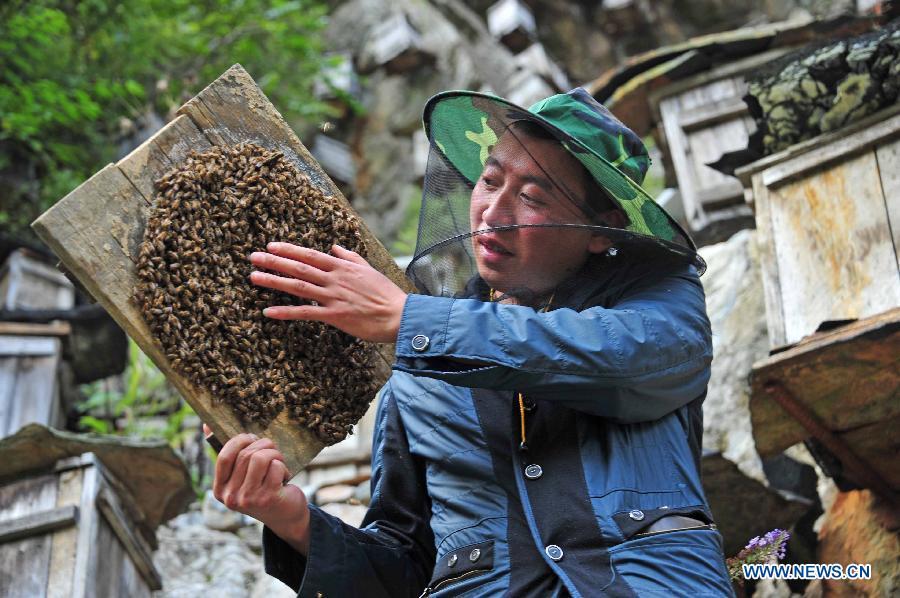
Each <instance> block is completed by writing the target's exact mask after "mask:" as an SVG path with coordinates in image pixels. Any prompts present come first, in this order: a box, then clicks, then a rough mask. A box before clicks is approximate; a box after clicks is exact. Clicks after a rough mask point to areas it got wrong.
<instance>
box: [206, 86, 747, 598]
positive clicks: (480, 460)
mask: <svg viewBox="0 0 900 598" xmlns="http://www.w3.org/2000/svg"><path fill="white" fill-rule="evenodd" d="M425 125H426V130H427V132H428V135H429V139H430V140H431V145H432V155H431V156H430V159H429V170H428V173H427V174H426V180H425V189H424V196H423V206H422V216H421V225H420V231H419V239H418V243H417V249H416V255H415V257H414V260H413V262H412V263H411V265H410V267H409V269H408V274H409V275H410V276H411V277H412V278H413V280H414V281H415V282H416V283H417V285H418V287H419V289H420V290H421V291H422V293H421V294H412V295H408V296H407V295H406V294H405V293H404V292H403V291H401V290H400V289H399V288H398V287H396V286H395V285H394V284H393V283H391V282H390V281H389V280H388V279H387V278H386V277H384V276H383V275H381V274H380V273H378V272H377V271H376V270H374V269H373V268H371V267H370V266H369V265H368V264H367V263H366V262H365V260H363V259H362V258H360V257H359V256H358V255H356V254H354V253H352V252H350V251H347V250H345V249H342V248H340V247H334V249H333V251H332V255H327V254H323V253H319V252H316V251H313V250H310V249H305V248H301V247H296V246H292V245H288V244H285V243H272V244H270V245H269V247H268V248H267V249H268V251H267V252H259V253H254V254H253V255H252V256H251V261H252V262H253V264H255V265H256V266H257V267H259V268H261V269H264V270H266V271H268V272H276V273H277V274H271V273H266V272H259V271H258V272H254V273H253V274H252V276H251V279H252V281H253V282H254V283H255V284H258V285H261V286H265V287H268V288H272V289H277V290H280V291H284V292H287V293H290V294H293V295H295V296H297V297H301V298H303V299H306V300H308V301H310V304H308V305H298V306H275V307H270V308H268V309H266V310H265V314H266V315H267V316H268V317H271V318H278V319H312V320H320V321H323V322H326V323H329V324H332V325H334V326H337V327H338V328H341V329H342V330H344V331H345V332H348V333H349V334H353V335H355V336H358V337H360V338H363V339H367V340H371V341H377V342H396V343H397V361H396V363H395V365H394V370H395V373H394V375H393V376H392V377H391V379H390V380H389V381H388V383H387V384H386V385H385V387H384V389H383V392H382V395H381V403H380V404H379V408H378V423H377V429H376V435H375V441H374V449H373V458H372V502H371V505H370V509H369V512H368V514H367V516H366V519H365V521H364V523H363V527H362V528H361V529H355V528H352V527H350V526H347V525H345V524H343V523H341V522H340V521H339V520H337V519H336V518H334V517H331V516H329V515H327V514H326V513H324V512H322V511H321V510H319V509H317V508H315V507H311V506H309V505H308V504H307V501H306V498H305V497H304V496H303V493H302V492H301V491H300V490H299V489H298V488H296V487H294V486H291V485H283V482H284V480H285V477H286V470H285V467H284V465H283V463H282V462H281V454H280V453H279V452H278V450H277V447H275V446H274V445H273V443H272V442H271V441H269V440H267V439H256V438H255V437H252V436H250V435H240V436H237V437H236V438H233V439H232V440H231V441H229V442H228V443H227V444H226V446H225V447H224V449H223V450H222V452H221V454H220V456H219V459H218V461H217V464H216V479H215V482H214V491H215V494H216V496H217V497H218V498H219V499H220V500H222V501H223V502H224V503H225V504H226V505H227V506H229V507H230V508H233V509H237V510H239V511H242V512H245V513H247V514H249V515H251V516H253V517H256V518H257V519H259V520H260V521H262V522H264V523H265V524H266V530H265V532H264V548H265V557H266V568H267V571H268V572H269V573H270V574H272V575H275V576H276V577H278V578H280V579H281V580H283V581H284V582H285V583H287V584H288V585H290V586H291V587H292V588H294V589H295V590H298V591H299V594H300V595H302V596H405V595H410V596H416V595H419V594H420V593H421V594H425V595H429V594H430V595H435V596H451V595H453V596H456V595H469V596H494V595H510V596H568V595H571V596H601V595H610V596H634V595H639V596H643V595H653V594H658V595H673V594H674V595H688V594H692V595H697V596H721V595H730V593H731V589H730V585H729V582H728V575H727V573H726V571H725V567H724V562H723V561H724V559H723V555H722V548H721V538H720V536H719V533H718V532H717V531H716V529H715V525H714V524H713V522H712V517H711V514H710V512H709V508H708V506H707V504H706V500H705V497H704V495H703V491H702V488H701V486H700V479H699V457H700V450H701V449H700V446H701V435H702V420H701V413H700V404H701V402H702V400H703V397H704V395H705V392H706V384H707V381H708V379H709V362H710V360H711V355H712V349H711V341H710V329H709V322H708V319H707V317H706V313H705V306H704V297H703V291H702V287H701V286H700V283H699V280H698V270H702V268H703V262H702V260H701V259H700V258H699V257H698V256H697V255H696V252H695V250H694V247H693V245H692V243H691V242H690V240H689V239H688V238H687V235H686V234H684V232H683V231H682V230H681V229H680V228H679V227H678V225H677V224H676V223H675V222H674V221H673V220H672V219H671V218H670V217H669V216H668V215H667V214H666V213H665V212H664V211H663V210H662V209H661V208H659V207H658V206H657V205H656V204H655V203H654V202H653V201H652V199H651V198H650V197H649V196H647V194H646V193H645V192H644V191H643V190H642V189H641V188H640V186H639V184H638V182H639V181H641V180H643V176H644V174H645V172H646V169H647V166H648V164H649V159H648V157H647V154H646V150H645V148H644V146H643V144H642V143H641V141H640V139H639V138H638V137H637V136H636V135H635V134H634V133H633V132H632V131H630V130H629V129H628V128H626V127H625V126H624V125H622V124H621V123H620V122H619V121H618V120H616V119H615V118H614V117H613V116H612V115H611V114H610V113H609V112H608V111H607V110H606V109H605V108H604V107H603V106H601V105H600V104H598V103H597V102H596V101H594V100H593V98H591V97H590V96H589V95H588V94H587V93H586V92H585V91H584V90H581V89H577V90H573V91H572V92H569V93H568V94H560V95H557V96H553V97H551V98H547V99H546V100H543V101H542V102H539V103H538V104H536V105H534V106H532V107H531V108H530V109H528V110H525V109H523V108H520V107H517V106H514V105H512V104H510V103H509V102H506V101H505V100H502V99H500V98H496V97H494V96H487V95H483V94H476V93H469V92H447V93H444V94H439V95H438V96H435V97H434V98H432V99H431V100H429V102H428V104H427V105H426V109H425Z"/></svg>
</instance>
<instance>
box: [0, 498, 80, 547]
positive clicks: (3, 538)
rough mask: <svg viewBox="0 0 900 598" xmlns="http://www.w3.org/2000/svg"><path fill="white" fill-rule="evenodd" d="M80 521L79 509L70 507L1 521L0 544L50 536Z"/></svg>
mask: <svg viewBox="0 0 900 598" xmlns="http://www.w3.org/2000/svg"><path fill="white" fill-rule="evenodd" d="M77 521H78V507H76V506H73V505H69V506H66V507H57V508H55V509H50V510H47V511H36V512H34V513H30V514H28V515H23V516H22V517H17V518H15V519H7V520H6V521H0V544H2V543H4V542H12V541H13V540H19V539H22V538H28V537H30V536H40V535H45V534H48V533H49V532H53V531H55V530H58V529H62V528H65V527H71V526H73V525H75V523H76V522H77Z"/></svg>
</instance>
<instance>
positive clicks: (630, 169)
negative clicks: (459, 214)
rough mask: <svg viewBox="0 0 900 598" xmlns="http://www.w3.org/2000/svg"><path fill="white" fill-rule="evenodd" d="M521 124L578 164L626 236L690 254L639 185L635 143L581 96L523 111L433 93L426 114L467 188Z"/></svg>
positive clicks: (485, 97) (479, 98)
mask: <svg viewBox="0 0 900 598" xmlns="http://www.w3.org/2000/svg"><path fill="white" fill-rule="evenodd" d="M523 120H524V121H531V122H534V123H536V124H538V125H540V126H542V127H544V128H545V129H546V130H548V131H549V132H550V133H551V134H552V135H554V136H555V137H556V138H557V139H559V140H560V143H561V144H562V146H563V147H565V148H566V150H568V151H569V152H570V153H571V154H572V155H573V156H574V157H575V158H577V159H578V160H579V161H580V162H581V163H582V164H583V165H584V167H585V168H586V169H587V171H588V172H589V173H590V174H591V176H593V178H594V180H595V181H596V182H597V183H598V184H599V185H600V186H601V187H602V188H604V189H605V190H606V191H607V192H608V193H609V195H610V198H611V199H612V200H613V201H614V202H615V203H617V204H618V206H619V207H620V208H621V209H622V211H623V212H624V213H625V215H626V216H627V219H628V223H627V225H626V227H625V231H628V232H629V233H632V234H634V235H641V236H645V237H649V239H648V240H651V239H652V240H653V241H656V242H657V243H659V242H662V243H663V244H664V245H667V246H669V247H668V248H669V249H675V250H676V251H677V252H678V253H680V254H689V253H693V252H694V251H695V247H694V244H693V242H692V241H691V240H690V237H689V236H688V235H687V233H685V232H684V230H682V229H681V227H680V226H679V225H678V223H677V222H675V220H673V219H672V217H671V216H669V215H668V214H667V213H666V211H665V210H663V209H662V208H661V207H660V206H659V205H658V204H657V203H656V202H654V201H653V199H652V198H651V197H650V196H649V195H648V194H647V192H646V191H644V190H643V189H642V188H641V186H640V184H641V183H642V182H643V180H644V176H645V175H646V173H647V168H648V167H649V165H650V158H649V156H648V154H647V149H646V148H645V147H644V144H643V142H642V141H641V139H640V138H639V137H638V136H637V135H636V134H635V133H634V132H633V131H631V129H629V128H628V127H626V126H625V125H624V124H622V123H621V122H620V121H619V120H618V119H617V118H616V117H615V116H613V115H612V113H611V112H610V111H609V110H607V109H606V107H605V106H603V105H602V104H600V103H599V102H597V101H596V100H595V99H594V98H593V97H591V95H590V94H589V93H588V92H587V91H585V90H584V89H582V88H577V89H574V90H572V91H570V92H568V93H565V94H558V95H554V96H551V97H549V98H546V99H544V100H541V101H540V102H537V103H536V104H534V105H532V106H531V107H530V108H528V109H527V110H526V109H524V108H521V107H519V106H516V105H515V104H512V103H510V102H507V101H506V100H504V99H502V98H499V97H496V96H493V95H489V94H481V93H473V92H465V91H451V92H445V93H442V94H438V95H437V96H435V97H433V98H431V100H429V102H428V104H427V105H426V107H425V129H426V132H427V133H428V137H429V139H430V140H431V143H432V144H433V145H434V146H436V147H437V148H439V149H440V151H441V152H442V153H443V154H444V156H445V157H446V158H447V159H448V160H449V161H450V162H451V163H452V164H453V165H454V166H455V167H456V169H457V170H458V171H459V172H460V174H462V175H463V176H464V177H465V178H466V179H468V180H469V181H471V182H472V183H473V184H474V183H475V181H477V180H478V177H479V176H480V175H481V172H482V170H483V168H484V164H485V160H487V157H488V155H489V154H490V151H491V148H492V147H493V145H494V144H496V143H497V141H498V140H499V138H500V136H501V135H502V134H503V132H504V131H505V130H506V129H507V128H508V127H509V126H510V125H511V124H512V123H514V122H517V121H523Z"/></svg>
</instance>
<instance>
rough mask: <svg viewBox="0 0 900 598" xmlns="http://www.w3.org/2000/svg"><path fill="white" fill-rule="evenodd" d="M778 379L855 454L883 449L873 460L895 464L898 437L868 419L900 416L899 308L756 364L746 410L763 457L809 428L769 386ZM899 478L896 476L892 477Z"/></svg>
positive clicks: (876, 463)
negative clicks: (870, 430)
mask: <svg viewBox="0 0 900 598" xmlns="http://www.w3.org/2000/svg"><path fill="white" fill-rule="evenodd" d="M768 381H777V382H778V383H780V384H781V385H782V386H784V387H785V388H786V389H787V390H788V391H790V392H791V393H792V394H793V395H794V396H795V397H796V399H797V400H798V401H799V402H800V403H802V404H803V405H805V406H806V407H807V408H808V409H809V410H810V411H812V412H813V414H815V415H816V416H817V417H818V418H819V419H820V420H821V421H822V422H823V423H824V424H825V426H826V427H828V428H829V429H830V430H832V431H834V432H838V433H841V434H842V435H843V437H844V440H845V441H846V442H847V443H848V444H849V445H850V448H851V449H854V450H855V451H856V452H857V454H859V455H860V456H862V453H865V454H867V455H873V456H877V455H879V454H880V455H881V456H880V457H877V459H875V461H870V464H871V465H872V466H873V467H876V468H878V467H879V466H880V467H893V468H894V469H897V462H896V459H894V460H891V459H887V458H886V457H888V456H889V455H891V454H892V451H893V455H894V456H895V457H896V450H897V441H896V438H895V437H896V434H895V433H894V430H891V433H888V434H880V435H878V436H873V435H870V434H866V433H865V432H864V431H863V432H860V431H862V430H865V429H866V428H867V427H868V426H872V425H874V424H878V423H881V422H887V421H892V420H896V419H897V418H898V417H900V308H897V309H893V310H891V311H889V312H886V313H884V314H880V315H878V316H875V317H872V318H868V319H865V320H860V321H858V322H854V323H852V324H848V325H846V326H842V327H840V328H837V329H835V330H832V331H829V332H824V333H819V334H816V335H814V336H812V337H810V338H809V339H806V340H805V341H804V342H802V343H799V344H797V346H795V347H793V348H791V349H788V350H786V351H784V352H782V353H777V354H776V355H773V356H771V357H768V358H767V359H764V360H762V361H760V362H758V363H756V364H755V365H754V366H753V373H752V375H751V396H750V417H751V421H752V423H753V438H754V440H755V442H756V449H757V451H759V454H760V456H761V457H763V458H765V457H768V456H772V455H777V454H778V453H780V452H781V451H783V450H784V449H786V448H788V447H789V446H791V445H793V444H796V443H798V442H800V441H802V440H803V439H805V438H807V437H808V436H809V433H808V432H807V431H806V430H805V429H804V428H803V427H802V426H801V425H800V423H798V422H797V421H795V420H794V419H792V418H791V417H790V416H788V415H787V414H786V413H785V411H784V410H783V409H782V407H781V406H780V405H779V404H778V403H776V402H775V401H774V400H773V399H772V398H771V397H770V396H769V395H768V393H766V391H765V389H764V386H765V384H766V383H767V382H768ZM892 477H893V478H896V477H897V475H896V474H894V475H893V476H892Z"/></svg>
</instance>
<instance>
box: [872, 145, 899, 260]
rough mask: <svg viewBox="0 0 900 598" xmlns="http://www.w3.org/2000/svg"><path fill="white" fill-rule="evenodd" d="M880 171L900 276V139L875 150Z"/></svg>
mask: <svg viewBox="0 0 900 598" xmlns="http://www.w3.org/2000/svg"><path fill="white" fill-rule="evenodd" d="M875 158H876V160H878V173H879V175H880V177H881V187H882V189H884V203H885V209H886V210H887V216H888V223H889V224H890V227H891V235H892V237H893V239H894V255H895V257H896V258H897V270H898V274H897V275H898V276H900V140H895V141H892V142H890V143H886V144H884V145H882V146H881V147H879V148H877V149H876V150H875Z"/></svg>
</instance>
